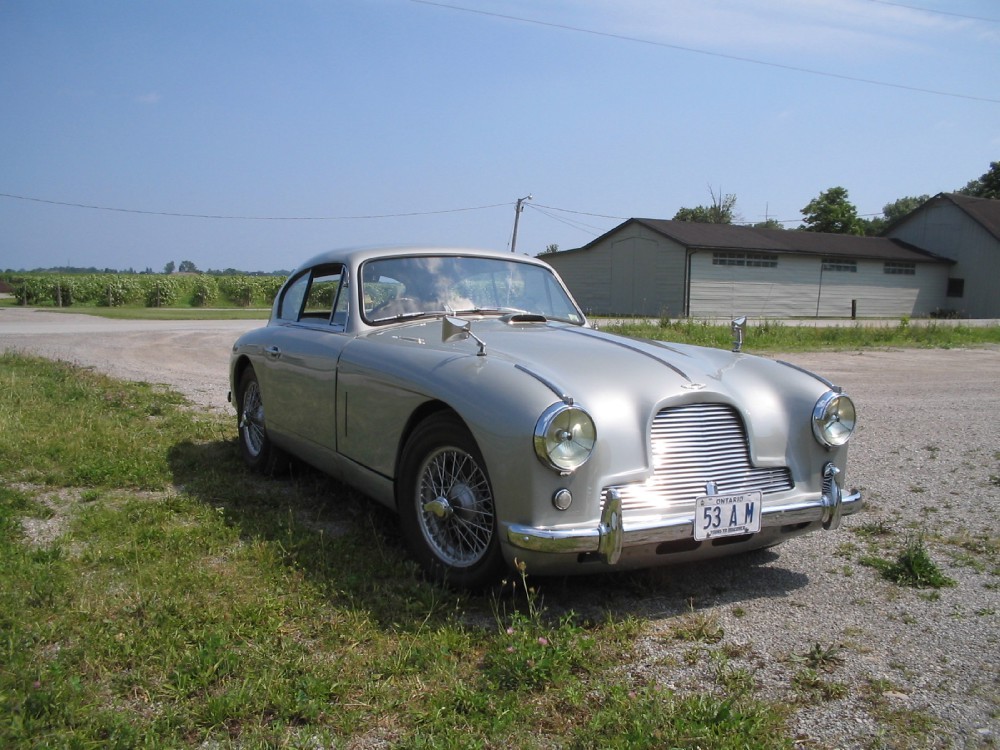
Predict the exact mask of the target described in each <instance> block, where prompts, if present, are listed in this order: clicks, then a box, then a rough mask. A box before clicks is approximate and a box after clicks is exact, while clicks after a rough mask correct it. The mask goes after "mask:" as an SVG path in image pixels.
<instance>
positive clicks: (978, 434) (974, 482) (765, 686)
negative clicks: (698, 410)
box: [0, 308, 1000, 748]
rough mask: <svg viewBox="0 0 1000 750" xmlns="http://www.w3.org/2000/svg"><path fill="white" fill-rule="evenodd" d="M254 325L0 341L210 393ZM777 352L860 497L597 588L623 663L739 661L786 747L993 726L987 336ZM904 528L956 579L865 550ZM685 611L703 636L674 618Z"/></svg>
mask: <svg viewBox="0 0 1000 750" xmlns="http://www.w3.org/2000/svg"><path fill="white" fill-rule="evenodd" d="M258 325H260V323H259V322H255V321H225V322H211V321H207V322H206V321H199V322H176V321H171V322H149V321H115V320H103V319H99V318H94V317H90V316H85V315H65V314H60V313H47V312H35V311H31V310H23V309H11V308H2V309H0V350H3V349H18V350H22V351H26V352H32V353H36V354H40V355H42V356H45V357H51V358H57V359H62V360H67V361H70V362H74V363H78V364H81V365H85V366H90V367H94V368H97V369H99V370H101V371H103V372H106V373H108V374H110V375H113V376H116V377H120V378H125V379H133V380H146V381H150V382H158V383H166V384H168V385H171V386H173V387H175V388H176V389H177V390H179V391H181V392H182V393H184V394H186V395H187V396H188V397H189V398H190V399H191V400H192V401H193V402H194V403H196V404H199V405H201V406H203V407H206V408H211V409H217V410H224V409H227V408H230V407H228V406H227V404H226V392H227V390H228V383H227V382H226V363H227V362H228V356H229V349H230V346H231V344H232V342H233V341H234V340H235V338H236V337H237V336H238V335H239V334H240V333H241V332H242V331H245V330H248V329H250V328H254V327H256V326H258ZM752 348H753V342H752V341H750V342H748V349H749V350H752ZM783 358H784V359H787V360H789V361H791V362H793V363H795V364H798V365H802V366H804V367H807V368H809V369H812V370H815V371H817V372H819V373H821V374H822V375H824V376H826V377H827V378H829V379H831V380H833V381H834V382H836V383H838V384H840V385H843V386H844V387H845V388H846V389H847V391H848V392H849V393H850V394H851V395H852V397H853V398H854V399H855V401H856V403H857V405H858V410H859V418H860V427H859V432H858V434H857V436H856V437H855V440H854V442H853V443H852V454H851V464H850V468H849V472H848V473H849V476H848V480H847V481H848V484H849V485H850V486H853V487H860V488H861V489H862V491H863V492H864V494H865V498H866V501H867V505H868V508H867V510H866V512H864V513H861V514H859V515H855V516H852V517H849V518H847V519H845V521H844V524H843V526H842V527H841V529H840V530H839V531H837V532H835V533H822V534H813V535H810V536H808V537H805V538H799V539H795V540H792V541H790V542H787V543H786V544H784V545H782V546H780V547H778V548H777V549H775V550H771V551H765V552H761V553H756V554H752V555H748V556H743V557H738V558H730V559H729V560H722V561H714V562H711V563H703V564H701V565H698V566H682V567H677V568H662V569H658V570H655V571H651V572H648V573H644V574H641V575H638V576H630V577H627V578H624V579H623V581H624V583H625V585H624V586H623V587H622V590H621V592H620V593H618V594H614V595H610V594H607V595H604V599H607V600H608V601H604V600H602V601H599V602H597V603H596V604H597V606H613V607H614V608H615V609H616V610H618V611H621V610H626V611H629V612H632V613H634V614H636V615H638V616H641V617H644V618H645V619H646V620H647V621H648V623H649V625H648V627H647V628H646V630H645V635H644V636H643V637H642V639H641V641H640V642H639V644H638V647H637V650H636V655H635V658H634V659H632V660H631V661H630V663H628V664H625V665H623V666H622V669H623V670H626V671H627V672H629V673H631V674H632V675H633V676H634V677H635V678H636V679H637V680H644V681H649V682H655V683H658V684H661V685H663V686H665V687H670V688H673V689H676V690H679V691H692V690H713V691H721V690H722V686H723V685H728V686H730V688H731V686H732V685H733V683H734V682H735V681H738V680H739V681H743V682H745V683H746V684H748V685H749V686H750V689H752V690H753V691H754V694H755V695H756V696H757V697H760V698H763V699H770V700H776V701H780V702H783V703H786V704H788V705H789V707H790V711H791V718H790V726H791V731H792V732H793V734H794V736H796V738H797V741H798V746H799V747H804V748H855V747H857V748H861V747H890V748H891V747H944V748H952V747H955V748H966V747H970V748H978V747H997V746H1000V553H998V546H1000V533H998V530H997V518H998V516H1000V416H998V415H1000V349H997V348H988V349H974V350H879V351H864V352H841V353H829V352H825V353H807V354H791V355H787V356H785V357H783ZM230 413H231V412H230ZM918 533H922V534H923V535H924V536H923V539H924V542H925V544H926V547H927V549H928V550H929V552H930V556H931V558H932V559H933V560H934V561H935V562H936V563H937V564H938V565H939V566H940V567H941V568H942V570H943V572H944V573H945V574H946V575H947V576H949V577H950V578H952V579H953V580H954V581H955V585H954V586H953V587H948V588H942V589H914V588H908V587H902V586H900V585H897V584H895V583H891V582H889V581H887V580H884V579H883V578H882V577H881V576H880V575H879V573H878V572H877V571H876V570H875V569H874V568H872V567H869V566H866V565H863V564H861V558H863V557H865V556H866V555H869V556H870V555H877V556H881V557H884V558H887V559H893V560H894V559H895V558H896V556H897V555H898V553H899V551H900V550H901V549H902V548H903V547H904V546H905V544H906V542H907V540H908V539H912V538H914V536H915V535H916V534H918ZM598 589H599V590H605V589H607V590H609V591H614V590H615V589H614V587H611V586H600V587H598ZM586 590H587V587H586V584H578V583H570V584H567V589H566V593H565V595H566V596H569V597H571V598H572V599H573V601H571V602H569V603H568V606H574V607H575V608H576V609H577V610H581V609H584V608H585V607H586V605H580V604H578V603H577V601H581V602H587V601H589V599H588V596H587V594H586V593H585V592H586ZM553 596H558V594H555V593H553V592H550V593H549V597H550V603H551V597H553ZM609 597H610V598H609ZM598 598H600V597H598ZM684 622H687V623H691V622H694V623H696V624H699V625H700V626H702V629H703V630H713V631H715V632H714V637H713V638H706V639H703V640H697V639H691V638H690V637H689V638H687V639H682V638H678V637H677V625H678V624H679V623H684Z"/></svg>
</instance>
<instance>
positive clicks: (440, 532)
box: [417, 448, 494, 567]
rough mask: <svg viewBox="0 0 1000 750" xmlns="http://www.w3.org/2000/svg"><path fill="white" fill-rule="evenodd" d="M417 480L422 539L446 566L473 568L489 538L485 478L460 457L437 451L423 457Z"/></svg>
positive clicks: (490, 522) (490, 515)
mask: <svg viewBox="0 0 1000 750" xmlns="http://www.w3.org/2000/svg"><path fill="white" fill-rule="evenodd" d="M419 476H420V484H419V487H418V488H417V493H418V496H417V503H418V507H419V509H420V512H419V513H418V514H417V515H418V518H419V522H420V527H421V531H422V533H423V535H424V539H426V540H427V543H428V544H429V545H430V546H431V548H432V549H433V550H434V552H435V554H436V555H437V556H438V557H439V558H440V559H441V560H442V561H443V562H445V563H447V564H448V565H451V566H454V567H468V566H470V565H475V564H476V563H477V562H479V561H480V560H481V559H482V558H483V556H484V555H485V554H486V550H487V548H488V547H489V544H490V541H491V539H492V538H493V513H494V512H493V495H492V494H491V493H490V488H489V483H488V482H487V481H486V475H485V474H484V473H483V471H482V470H481V469H480V468H479V465H478V464H477V463H476V461H475V459H473V457H472V456H470V455H469V454H468V453H466V452H465V451H462V450H459V449H457V448H441V449H439V450H437V451H435V452H434V453H432V454H431V455H430V456H428V457H427V459H426V460H425V461H424V463H423V465H422V466H421V468H420V474H419Z"/></svg>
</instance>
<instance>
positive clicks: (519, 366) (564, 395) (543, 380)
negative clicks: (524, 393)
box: [514, 364, 573, 406]
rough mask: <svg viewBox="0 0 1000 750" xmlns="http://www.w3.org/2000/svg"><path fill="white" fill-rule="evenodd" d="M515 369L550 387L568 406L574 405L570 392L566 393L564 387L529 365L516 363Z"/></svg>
mask: <svg viewBox="0 0 1000 750" xmlns="http://www.w3.org/2000/svg"><path fill="white" fill-rule="evenodd" d="M514 369H515V370H520V371H521V372H523V373H524V374H525V375H530V376H531V377H533V378H534V379H535V380H537V381H538V382H539V383H541V384H542V385H544V386H545V387H546V388H548V389H549V390H550V391H552V392H553V393H554V394H556V396H557V397H558V398H559V399H560V400H561V401H562V402H563V403H564V404H566V405H567V406H572V405H573V397H572V396H570V395H569V394H568V393H566V391H564V390H563V389H562V388H560V387H559V386H557V385H556V384H555V383H553V382H552V381H551V380H548V379H546V378H543V377H542V376H541V375H539V374H538V373H537V372H535V371H534V370H529V369H528V368H527V367H525V366H524V365H522V364H517V365H514Z"/></svg>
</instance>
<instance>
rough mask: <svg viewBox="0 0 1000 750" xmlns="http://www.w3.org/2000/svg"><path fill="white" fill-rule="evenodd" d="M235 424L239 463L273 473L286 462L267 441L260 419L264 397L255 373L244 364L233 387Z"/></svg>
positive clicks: (264, 425)
mask: <svg viewBox="0 0 1000 750" xmlns="http://www.w3.org/2000/svg"><path fill="white" fill-rule="evenodd" d="M236 412H237V420H238V422H237V425H238V428H239V435H240V451H241V453H242V454H243V463H245V464H246V465H247V467H248V468H250V469H253V470H254V471H258V472H260V473H262V474H277V473H280V471H281V469H282V468H283V467H284V466H285V464H286V463H287V459H286V457H285V454H284V453H283V452H282V451H281V449H280V448H277V447H276V446H275V445H274V443H272V442H271V438H270V437H269V436H268V434H267V422H266V421H265V419H264V399H263V396H262V395H261V390H260V383H259V382H258V381H257V373H255V372H254V369H253V368H252V367H247V369H246V370H244V371H243V375H242V376H241V377H240V385H239V388H238V389H237V391H236Z"/></svg>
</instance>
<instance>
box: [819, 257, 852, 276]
mask: <svg viewBox="0 0 1000 750" xmlns="http://www.w3.org/2000/svg"><path fill="white" fill-rule="evenodd" d="M823 270H824V271H844V272H846V273H857V272H858V262H857V261H856V260H843V259H841V258H823Z"/></svg>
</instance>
